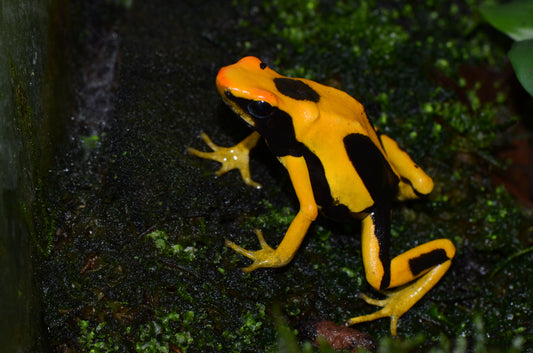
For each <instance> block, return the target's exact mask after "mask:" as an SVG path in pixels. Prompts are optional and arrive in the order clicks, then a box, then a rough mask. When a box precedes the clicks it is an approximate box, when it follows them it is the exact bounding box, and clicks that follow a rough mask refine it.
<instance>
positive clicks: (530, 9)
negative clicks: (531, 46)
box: [480, 0, 533, 41]
mask: <svg viewBox="0 0 533 353" xmlns="http://www.w3.org/2000/svg"><path fill="white" fill-rule="evenodd" d="M480 11H481V13H482V14H483V17H485V20H487V22H489V23H490V24H491V25H493V26H494V27H496V28H497V29H498V30H500V31H502V32H503V33H505V34H507V35H508V36H509V37H511V38H512V39H514V40H516V41H518V40H525V39H533V1H531V0H515V1H512V2H510V3H507V4H502V5H486V6H481V7H480Z"/></svg>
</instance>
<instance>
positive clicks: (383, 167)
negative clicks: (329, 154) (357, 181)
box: [344, 134, 399, 204]
mask: <svg viewBox="0 0 533 353" xmlns="http://www.w3.org/2000/svg"><path fill="white" fill-rule="evenodd" d="M344 146H345V148H346V153H347V154H348V158H349V159H350V161H351V162H352V164H353V167H354V168H355V171H356V172H357V174H359V176H360V177H361V180H362V181H363V184H365V188H366V189H367V190H368V192H369V193H370V196H371V197H372V199H373V200H374V204H377V203H384V202H390V201H391V200H393V199H394V198H395V197H396V195H397V194H398V182H399V178H398V176H397V175H396V174H395V173H394V171H393V170H392V167H391V166H390V164H389V162H388V161H387V159H386V158H385V157H384V156H383V154H382V153H381V151H380V150H379V148H378V147H377V146H376V145H374V143H373V142H372V140H371V139H370V138H369V137H368V136H366V135H363V134H350V135H347V136H346V137H345V138H344Z"/></svg>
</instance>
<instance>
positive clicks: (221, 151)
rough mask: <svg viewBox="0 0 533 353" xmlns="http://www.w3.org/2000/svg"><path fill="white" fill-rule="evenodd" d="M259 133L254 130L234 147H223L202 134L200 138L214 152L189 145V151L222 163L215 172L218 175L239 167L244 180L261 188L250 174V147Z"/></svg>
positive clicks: (253, 144) (255, 142) (256, 139)
mask: <svg viewBox="0 0 533 353" xmlns="http://www.w3.org/2000/svg"><path fill="white" fill-rule="evenodd" d="M259 137H260V136H259V134H258V133H256V132H254V133H252V134H251V135H250V136H248V137H246V138H245V139H244V140H242V141H241V142H239V143H238V144H236V145H235V146H233V147H221V146H218V145H216V144H215V143H214V142H213V141H212V140H211V139H210V138H209V136H207V134H205V133H203V132H202V133H201V134H200V138H201V139H202V140H203V141H204V142H205V143H206V145H208V146H209V148H211V149H212V150H213V152H202V151H199V150H197V149H195V148H192V147H189V148H188V149H187V151H188V152H189V153H190V154H192V155H195V156H197V157H200V158H206V159H211V160H214V161H217V162H220V163H222V166H221V167H220V169H219V170H218V171H216V172H215V175H216V176H221V175H222V174H224V173H226V172H228V171H230V170H232V169H239V171H240V172H241V177H242V179H243V180H244V182H245V183H246V184H248V185H250V186H252V187H254V188H256V189H260V188H261V184H259V183H256V182H255V181H253V180H252V177H251V176H250V164H249V163H250V149H252V148H253V147H254V146H255V145H256V144H257V141H258V140H259Z"/></svg>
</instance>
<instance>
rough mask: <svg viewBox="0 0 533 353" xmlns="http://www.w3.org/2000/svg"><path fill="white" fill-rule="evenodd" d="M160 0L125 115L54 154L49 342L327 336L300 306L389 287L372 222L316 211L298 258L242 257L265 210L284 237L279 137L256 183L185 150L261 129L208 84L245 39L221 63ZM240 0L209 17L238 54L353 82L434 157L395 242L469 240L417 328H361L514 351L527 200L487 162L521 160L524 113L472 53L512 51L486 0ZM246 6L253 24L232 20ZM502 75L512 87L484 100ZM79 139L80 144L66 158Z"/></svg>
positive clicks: (281, 347) (186, 346) (123, 106)
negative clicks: (421, 2)
mask: <svg viewBox="0 0 533 353" xmlns="http://www.w3.org/2000/svg"><path fill="white" fill-rule="evenodd" d="M162 3H164V1H160V2H156V3H155V4H152V3H139V4H138V5H137V4H136V6H139V7H138V8H137V9H136V6H133V7H132V9H131V11H132V12H131V13H130V14H129V21H128V22H127V23H129V25H127V27H126V33H125V34H124V37H123V38H122V40H123V43H124V44H123V46H124V47H123V50H122V53H123V54H122V58H121V60H122V61H121V62H122V65H123V66H122V67H121V80H123V81H120V83H119V86H120V89H119V91H118V92H117V98H116V104H117V106H116V107H115V109H116V110H115V114H116V116H117V117H119V118H117V119H115V121H112V122H110V123H111V124H112V127H113V128H112V129H110V130H109V133H108V134H105V135H104V134H98V135H90V134H89V135H88V136H89V141H88V142H89V144H88V145H91V143H92V142H98V148H96V149H89V151H87V149H85V148H83V147H80V146H74V147H73V148H72V149H70V150H69V154H67V155H66V156H64V157H63V158H64V160H60V162H61V163H59V164H60V167H58V168H57V170H64V168H65V165H67V166H69V168H70V169H69V173H68V174H67V173H65V175H62V174H61V175H60V174H58V175H57V185H59V186H60V187H58V188H57V189H53V191H52V192H51V194H50V196H49V198H48V199H49V200H52V202H54V206H55V210H56V212H57V215H58V221H57V224H56V228H57V233H56V234H57V236H56V242H55V243H54V247H53V252H52V257H51V258H50V259H48V260H47V261H45V264H44V265H43V267H44V269H45V271H44V272H45V274H44V278H43V283H46V286H47V288H46V289H47V290H46V295H45V301H46V306H47V310H46V314H45V322H46V323H47V325H48V327H49V328H50V331H51V332H53V334H52V338H51V341H52V345H53V346H61V345H66V346H68V347H71V348H72V349H79V351H84V350H85V351H87V350H90V349H91V348H90V347H97V346H98V345H101V344H107V345H109V348H110V349H114V347H115V346H116V345H117V344H118V346H119V347H120V350H123V351H134V350H135V349H137V347H140V348H139V349H141V348H142V349H145V350H152V351H165V350H167V349H171V348H172V347H179V349H181V350H183V351H185V350H187V351H188V352H196V351H242V352H245V351H284V352H289V351H291V352H292V351H298V350H301V351H304V352H308V351H312V350H316V349H319V348H316V349H315V348H312V347H311V346H310V345H309V344H308V343H300V342H298V340H297V339H296V338H295V337H296V336H295V334H294V331H295V330H296V331H297V330H298V327H299V323H300V322H301V321H302V320H306V319H317V320H323V319H328V320H334V321H336V322H342V321H343V320H345V319H346V318H347V317H349V316H353V315H355V314H357V313H363V312H371V311H373V310H375V308H372V307H370V306H368V305H367V304H365V303H364V302H362V301H361V300H359V299H358V298H357V294H358V293H359V292H365V293H368V294H371V295H375V296H378V295H379V294H378V293H373V291H372V289H371V288H370V286H369V285H368V284H367V283H366V282H365V280H364V277H363V273H364V270H363V265H362V261H361V250H360V243H359V240H358V234H359V224H357V223H355V224H346V225H345V224H338V223H334V222H331V221H330V220H328V219H325V218H320V219H319V220H318V221H317V222H315V223H314V225H313V226H312V228H311V229H310V231H309V234H308V235H307V236H306V239H305V240H304V243H303V244H302V247H301V249H300V250H299V251H298V253H297V254H296V256H295V258H294V260H293V261H292V262H291V264H290V265H289V266H286V267H285V268H280V269H272V270H264V271H261V270H259V271H255V272H254V273H253V274H248V275H242V273H241V272H240V271H239V267H241V266H246V265H247V264H248V263H249V262H248V260H247V259H245V258H243V257H242V256H240V255H238V254H236V253H235V252H233V251H231V250H230V249H227V248H225V247H224V245H223V243H224V239H226V238H227V239H231V240H233V241H235V242H236V243H238V244H240V245H243V246H245V247H246V248H250V249H256V248H258V244H257V239H256V237H255V235H254V234H253V232H252V229H253V228H261V229H263V230H264V234H265V237H266V239H267V241H268V242H269V243H270V244H271V245H276V244H278V243H279V241H280V240H281V238H282V237H283V235H284V233H285V231H286V229H287V227H288V224H289V223H290V222H291V220H292V217H293V216H294V214H295V212H296V211H295V210H296V209H297V207H298V205H297V202H296V201H295V198H294V195H293V193H292V191H291V186H290V183H289V181H288V179H287V176H286V175H285V174H283V171H282V168H281V167H280V166H276V165H275V164H274V163H272V159H269V157H266V156H265V155H266V154H268V151H267V150H266V149H263V150H261V147H259V151H257V152H256V153H257V155H256V157H258V160H259V162H257V159H256V160H254V161H253V162H252V163H253V164H252V173H253V177H254V179H255V178H256V177H257V180H258V181H260V182H261V183H262V184H263V185H264V186H265V188H264V189H263V190H261V191H257V190H251V189H250V188H247V187H246V186H245V185H243V183H242V182H241V180H240V178H239V176H238V175H237V173H229V174H228V175H225V176H224V177H221V178H218V179H216V180H215V179H214V178H213V177H212V175H211V173H212V172H213V171H214V170H216V168H217V167H216V165H215V164H210V163H209V162H207V161H204V160H201V161H200V160H197V159H194V158H192V157H190V156H187V155H185V154H184V151H185V149H186V147H188V146H190V145H194V144H195V143H197V142H198V139H197V136H196V135H197V134H198V133H199V132H200V131H202V130H203V131H206V132H207V133H209V134H210V135H211V136H213V137H215V136H216V140H217V142H218V143H221V144H225V145H229V144H230V143H232V142H235V141H236V140H238V139H239V138H240V137H241V136H240V134H241V133H242V134H243V135H244V134H245V133H247V131H244V128H243V127H241V126H240V125H239V123H238V119H237V118H236V117H235V116H234V114H233V113H231V112H229V111H228V110H224V108H222V107H221V106H216V104H212V102H219V98H218V97H217V95H216V92H215V90H214V88H213V77H214V75H215V74H216V69H217V68H218V67H219V66H221V65H223V64H227V63H228V62H230V61H231V60H233V58H224V62H220V63H218V62H217V63H216V65H214V64H213V60H212V59H211V58H210V57H209V56H205V57H206V58H207V59H203V58H204V55H199V54H200V53H202V54H203V53H204V51H206V50H207V49H206V48H205V47H204V46H198V47H194V49H193V50H192V54H191V53H190V57H193V58H194V60H192V59H189V56H188V55H184V54H183V53H181V52H180V55H177V54H176V52H175V51H174V49H169V48H175V47H177V45H176V44H175V42H174V41H175V40H179V39H180V38H188V37H187V34H189V35H190V33H182V32H183V31H185V30H189V29H191V28H196V27H195V26H197V25H198V22H192V23H188V25H187V26H184V25H182V24H181V23H182V22H183V20H184V19H182V18H178V17H177V15H175V13H181V12H183V13H188V12H187V11H188V9H187V8H185V9H184V8H180V11H181V12H180V11H177V10H176V9H174V10H173V11H166V13H165V16H153V14H154V13H156V14H161V11H163V10H162V9H165V8H164V7H160V6H162ZM234 3H235V5H236V7H235V8H234V9H231V11H241V12H240V15H241V16H233V15H232V18H233V20H232V21H233V22H232V21H221V22H223V26H224V30H219V29H217V30H213V31H212V32H210V31H209V29H206V28H205V26H206V23H207V22H204V23H202V27H201V33H202V38H209V39H210V41H212V42H216V43H217V47H220V48H223V49H224V51H227V50H228V49H229V48H231V50H230V51H231V53H230V55H233V54H234V51H239V53H238V54H235V57H237V56H240V55H241V54H242V55H244V54H250V53H256V55H258V56H262V57H263V56H264V57H265V58H266V59H270V63H271V64H272V66H274V67H275V68H276V69H277V70H279V71H282V72H284V73H286V74H291V75H296V76H305V77H309V78H312V79H315V80H319V81H321V82H325V83H328V84H332V85H335V86H337V87H340V88H342V89H343V90H346V91H348V92H349V93H350V94H352V95H353V96H355V97H356V98H357V99H358V100H360V101H361V102H363V103H364V104H365V106H366V108H367V111H368V113H369V115H370V116H371V117H373V121H374V122H375V123H376V125H377V126H379V128H380V129H381V130H382V131H384V132H386V133H387V134H389V135H391V136H392V137H394V138H395V139H396V140H398V141H399V142H400V144H401V145H402V146H403V147H404V148H405V149H406V150H408V151H409V153H410V154H411V155H412V156H413V157H414V158H415V160H416V161H417V162H418V163H419V164H420V165H421V166H423V167H424V169H426V170H427V171H428V172H429V174H430V175H432V176H433V177H434V180H435V191H434V192H433V194H432V195H430V196H429V197H428V198H424V199H422V200H420V201H415V202H410V203H406V204H399V205H397V206H395V208H394V211H393V216H392V217H393V229H392V235H393V244H394V251H395V252H396V253H399V252H401V251H405V250H407V249H409V248H412V247H414V246H416V245H417V244H419V243H420V242H423V241H426V240H429V239H436V238H442V237H445V238H449V239H452V240H453V242H454V243H455V244H456V246H457V248H458V253H457V257H456V259H455V260H454V264H453V267H452V269H451V271H450V272H449V273H448V274H447V275H446V276H445V278H444V279H443V280H442V281H441V282H440V283H439V285H438V286H437V287H436V288H434V289H433V290H432V291H431V293H430V295H428V296H426V297H425V298H424V300H422V301H421V302H420V303H418V304H417V305H416V306H415V307H414V308H413V309H411V310H410V311H409V313H408V314H407V315H405V317H402V319H401V320H400V327H399V331H400V333H401V334H402V336H403V337H405V338H400V339H390V338H389V334H390V333H389V322H388V321H387V320H378V321H375V322H371V323H367V324H364V325H358V326H357V328H358V329H360V330H363V331H366V332H372V334H373V335H375V336H377V337H378V338H381V343H382V347H385V348H380V349H382V350H385V349H388V350H389V351H399V352H402V351H409V350H414V351H429V350H430V349H432V348H433V349H434V351H443V352H449V351H457V352H460V351H461V349H463V350H464V349H473V347H484V348H487V349H489V348H492V347H504V349H502V350H503V351H505V348H508V350H509V351H512V349H514V348H513V347H516V346H518V345H519V344H520V341H521V340H523V341H522V343H523V346H524V347H525V346H527V344H529V343H530V342H533V330H532V327H531V324H530V323H529V322H528V318H529V317H530V314H531V306H530V304H529V303H530V300H529V299H527V298H530V288H532V287H533V285H532V284H531V280H530V278H533V274H529V272H530V271H529V270H528V268H533V266H530V262H531V261H533V259H532V252H531V251H530V246H531V241H532V240H531V236H530V231H529V230H528V227H529V225H530V218H531V216H530V214H529V211H528V210H527V209H524V208H523V207H521V206H520V205H518V204H517V203H516V201H515V200H514V199H513V198H512V197H511V196H510V195H509V194H508V193H507V191H506V190H505V188H503V187H501V186H498V185H495V184H494V183H493V181H492V180H491V178H490V176H491V174H492V172H493V171H495V170H498V168H501V167H502V166H505V165H506V163H505V161H502V160H500V158H499V157H498V155H497V154H496V153H495V151H497V150H498V148H499V147H500V146H502V145H504V144H505V143H506V142H507V141H508V136H507V135H506V134H507V130H506V129H507V128H508V126H509V125H511V124H513V123H514V122H515V121H516V118H515V117H514V115H513V114H511V113H509V111H510V109H509V107H508V106H507V104H509V103H510V101H512V99H513V96H512V94H511V91H510V90H508V89H507V88H506V83H505V82H504V81H500V80H499V79H496V78H495V79H492V77H493V76H491V75H490V74H487V73H485V74H487V75H488V76H483V75H482V76H481V77H472V76H468V75H465V70H464V69H462V68H464V67H465V66H466V65H468V67H485V66H489V67H496V66H497V64H500V63H501V61H502V60H501V59H498V57H499V54H500V53H504V52H505V51H504V49H502V47H501V45H502V43H499V42H498V39H497V38H496V39H497V41H496V42H492V41H491V40H489V39H490V38H491V33H487V32H486V29H483V28H478V27H477V24H478V16H477V13H476V10H475V9H476V6H477V2H475V1H469V2H468V3H466V4H465V3H464V2H459V1H452V2H451V3H450V2H446V3H445V4H444V3H441V2H440V1H429V0H428V1H426V2H425V3H426V4H425V5H426V6H424V7H415V6H412V5H409V4H405V2H400V1H391V2H382V1H379V2H378V1H361V2H359V3H358V4H357V6H353V4H352V3H350V4H349V2H335V1H305V2H304V1H295V2H292V1H269V2H265V4H264V5H263V6H259V5H257V3H252V2H249V1H234ZM332 5H334V6H332ZM176 6H179V5H176ZM206 6H207V5H206ZM223 10H224V11H228V8H227V7H224V9H223ZM248 10H250V11H249V12H244V11H248ZM215 13H216V16H215V17H216V18H226V17H223V16H222V15H223V12H221V11H215ZM147 14H150V16H148V15H147ZM232 14H233V12H232ZM194 16H196V15H193V14H191V18H195V17H194ZM152 18H157V19H158V20H157V22H158V23H157V24H156V25H152V26H151V25H150V23H151V22H148V20H149V19H152ZM228 18H229V17H228ZM161 21H163V23H160V22H161ZM200 22H201V21H200ZM236 23H240V26H246V27H239V28H232V25H233V24H236ZM252 23H254V26H253V27H252V25H251V24H252ZM257 23H259V24H260V25H256V24H257ZM140 24H142V25H140ZM243 28H244V29H243ZM195 30H199V29H197V28H196V29H195ZM160 31H163V32H160ZM199 31H200V30H199ZM176 33H179V36H178V35H176ZM195 33H196V32H195ZM193 36H194V35H193ZM213 38H214V39H213ZM180 43H181V42H180ZM181 44H183V43H181ZM190 45H191V43H190V42H189V41H187V46H190ZM139 47H142V48H143V50H141V52H142V53H141V54H140V53H139ZM235 47H237V48H235ZM180 48H181V47H180ZM147 53H158V54H157V55H151V54H147ZM177 56H179V57H180V60H184V61H185V62H184V61H177ZM215 56H216V55H214V56H213V57H215ZM413 58H416V60H413ZM187 60H189V61H187ZM202 60H205V61H202ZM226 60H227V61H226ZM180 70H181V71H180ZM466 71H468V70H466ZM139 72H142V73H143V74H142V75H139V74H138V73H139ZM489 81H490V83H491V84H490V85H487V84H486V83H485V82H489ZM191 82H194V83H195V85H194V87H191ZM493 83H494V84H493ZM169 87H170V88H169ZM487 89H489V90H496V91H497V94H496V95H495V96H494V97H493V98H492V99H488V100H487V99H486V97H485V91H486V90H487ZM206 102H209V103H206ZM215 106H216V107H215ZM90 136H99V138H98V139H97V141H94V140H96V139H91V138H90ZM196 146H198V145H196ZM263 147H264V146H263ZM71 157H80V161H82V162H80V163H79V165H71V164H70V163H71ZM274 162H275V161H274ZM54 200H55V201H54ZM46 269H49V271H46ZM57 269H61V271H58V270H57ZM81 269H83V271H80V270H81ZM528 288H529V289H528ZM528 296H529V297H528ZM58 307H59V308H60V310H57V308H58ZM276 307H278V308H279V310H278V311H279V313H277V312H276V309H275V308H276ZM280 317H281V318H282V320H281V323H280V322H277V320H278V318H280ZM479 318H481V319H479ZM479 320H481V321H479ZM80 322H87V324H83V325H85V328H83V327H80V326H79V325H80ZM480 322H481V323H482V324H483V325H481V324H480ZM73 323H74V325H73ZM73 326H74V327H73ZM509 327H510V328H509ZM82 328H83V329H82ZM72 332H76V333H75V334H74V333H72ZM93 332H94V333H93ZM421 333H423V335H422V336H421ZM73 337H74V338H73ZM78 337H80V338H79V339H78ZM421 337H422V338H421ZM482 337H484V338H483V340H481V338H482ZM278 340H279V341H278ZM479 342H482V343H479ZM524 342H525V343H524ZM82 346H83V347H82ZM88 347H89V348H88ZM465 347H466V348H465ZM320 349H322V351H328V348H326V347H323V348H320Z"/></svg>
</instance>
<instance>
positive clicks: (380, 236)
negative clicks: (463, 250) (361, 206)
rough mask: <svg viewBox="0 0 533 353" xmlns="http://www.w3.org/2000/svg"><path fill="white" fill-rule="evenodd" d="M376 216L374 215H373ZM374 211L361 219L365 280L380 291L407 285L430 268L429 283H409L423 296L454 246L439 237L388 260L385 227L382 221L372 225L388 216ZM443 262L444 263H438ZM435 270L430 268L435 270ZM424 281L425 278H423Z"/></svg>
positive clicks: (435, 278) (438, 277) (449, 256)
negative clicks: (418, 284) (430, 279)
mask: <svg viewBox="0 0 533 353" xmlns="http://www.w3.org/2000/svg"><path fill="white" fill-rule="evenodd" d="M376 216H377V217H376ZM379 217H380V216H379V214H378V215H376V214H373V215H371V216H368V217H366V218H365V219H364V220H363V231H362V239H361V243H362V247H363V262H364V265H365V272H366V277H367V280H368V283H370V285H372V286H373V287H374V288H376V289H379V290H382V289H387V288H394V287H398V286H401V285H404V284H407V283H409V282H411V281H413V280H415V279H416V278H419V277H421V276H422V275H424V274H426V273H428V272H429V271H430V270H431V271H432V273H431V274H429V277H431V278H432V281H430V283H425V284H421V285H420V286H419V287H417V288H414V287H415V286H417V284H416V282H415V283H413V284H412V286H413V292H415V291H420V292H421V295H420V297H421V296H422V295H424V294H425V293H426V292H427V291H429V290H430V289H431V287H433V286H434V285H435V284H436V283H437V282H438V280H439V279H440V278H441V277H442V276H443V275H444V273H445V272H446V270H447V269H448V267H449V263H451V259H452V258H453V257H454V255H455V247H454V245H453V244H452V242H451V241H450V240H448V239H438V240H433V241H431V242H428V243H425V244H422V245H420V246H417V247H416V248H413V249H411V250H408V251H406V252H404V253H403V254H401V255H398V256H396V257H395V258H394V259H392V260H390V259H389V254H388V247H389V243H388V227H389V225H388V224H387V223H385V224H375V223H376V219H377V220H381V219H383V221H385V222H386V221H387V217H385V216H383V215H382V216H381V217H380V218H379ZM443 264H446V266H440V265H443ZM437 268H438V270H437V271H433V270H434V269H437ZM426 282H427V281H426Z"/></svg>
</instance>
